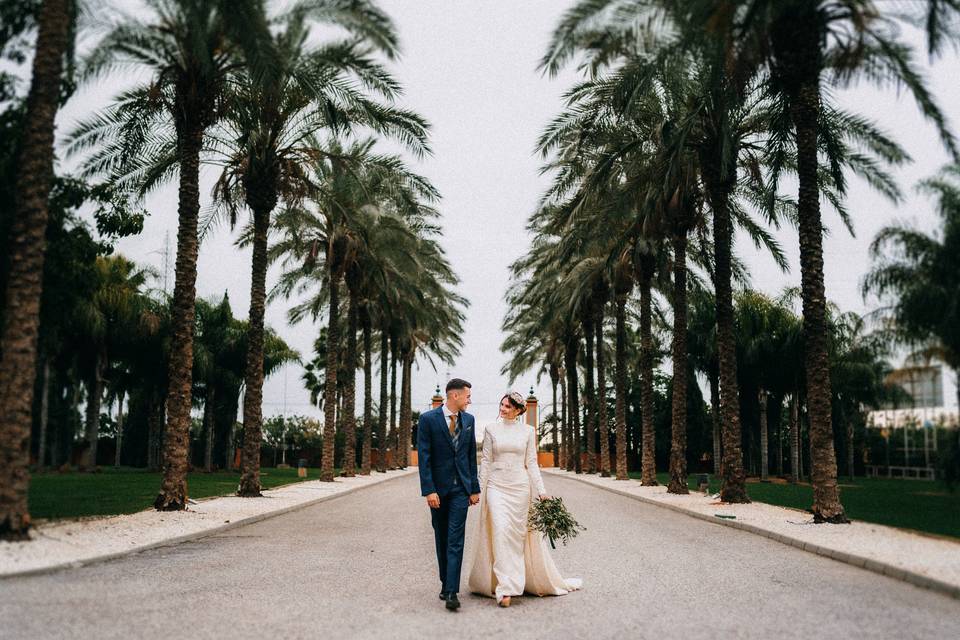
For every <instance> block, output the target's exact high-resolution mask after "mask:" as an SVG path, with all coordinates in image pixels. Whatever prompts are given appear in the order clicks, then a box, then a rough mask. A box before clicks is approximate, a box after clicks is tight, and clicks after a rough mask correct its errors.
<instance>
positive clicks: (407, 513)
mask: <svg viewBox="0 0 960 640" xmlns="http://www.w3.org/2000/svg"><path fill="white" fill-rule="evenodd" d="M546 481H547V483H548V486H547V489H548V491H549V492H550V493H552V494H554V495H561V496H563V498H564V501H565V502H566V503H567V504H568V506H569V508H570V509H571V511H572V512H573V513H574V515H575V516H576V517H577V518H578V519H579V520H580V522H581V523H582V524H584V525H585V526H586V527H587V531H586V532H584V533H583V534H581V536H580V537H579V538H577V539H576V540H575V541H574V542H573V543H572V544H571V545H570V546H568V547H561V548H558V549H557V550H556V551H555V552H554V553H555V558H556V561H557V565H558V566H559V567H560V570H561V572H563V573H564V575H567V576H573V577H581V578H583V579H584V581H585V585H584V589H583V590H582V591H578V592H575V593H572V594H570V595H567V596H563V597H559V598H536V597H524V598H517V599H515V600H514V604H513V606H512V607H510V608H509V609H500V608H498V607H497V606H496V604H495V601H494V600H492V599H486V598H480V597H477V596H471V595H469V594H467V593H465V592H461V601H462V602H463V607H462V608H461V610H460V611H459V612H456V613H450V612H448V611H446V610H445V609H444V608H443V603H442V602H440V600H439V599H438V598H437V592H438V591H439V583H438V580H437V575H436V574H437V571H436V567H435V562H436V560H435V556H434V550H433V533H432V531H431V528H430V518H429V514H428V513H427V507H426V506H425V504H424V502H423V500H422V498H420V496H419V491H418V485H417V479H416V477H415V476H410V477H405V478H401V479H397V480H392V481H390V482H387V483H385V484H382V485H377V486H374V487H372V488H370V489H365V490H363V491H359V492H356V493H353V494H350V495H347V496H344V497H343V498H338V499H336V500H331V501H328V502H324V503H321V504H318V505H315V506H313V507H309V508H306V509H303V510H301V511H298V512H294V513H291V514H287V515H284V516H279V517H277V518H273V519H270V520H266V521H263V522H259V523H256V524H252V525H250V526H247V527H242V528H238V529H235V530H233V531H230V532H227V533H224V534H222V535H217V536H211V537H208V538H204V539H201V540H198V541H196V542H191V543H184V544H180V545H177V546H173V547H167V548H163V549H155V550H152V551H147V552H144V553H140V554H137V555H133V556H129V557H127V558H123V559H119V560H114V561H111V562H107V563H103V564H99V565H94V566H90V567H83V568H79V569H73V570H67V571H60V572H57V573H54V574H49V575H45V576H35V577H27V578H18V579H13V580H2V581H0V638H3V639H4V640H5V639H7V638H25V639H26V638H30V639H35V638H98V640H99V639H103V638H124V639H128V640H129V639H130V638H225V637H230V638H248V637H260V638H264V637H268V638H269V637H274V638H336V639H338V640H339V639H350V638H377V639H378V640H387V639H392V638H417V639H425V638H445V639H448V640H452V639H456V640H461V639H464V638H494V637H496V638H548V637H553V638H592V639H600V638H631V639H634V638H658V639H663V638H684V639H689V638H771V637H779V638H805V639H809V638H843V639H844V640H850V639H852V638H958V637H960V601H958V600H953V599H951V598H949V597H947V596H944V595H939V594H936V593H933V592H930V591H927V590H923V589H919V588H917V587H914V586H911V585H908V584H905V583H901V582H897V581H895V580H892V579H890V578H886V577H883V576H879V575H877V574H874V573H870V572H867V571H863V570H860V569H856V568H854V567H851V566H848V565H845V564H841V563H839V562H835V561H832V560H829V559H826V558H822V557H819V556H815V555H813V554H809V553H804V552H802V551H799V550H797V549H794V548H792V547H788V546H786V545H782V544H779V543H776V542H773V541H770V540H767V539H765V538H761V537H758V536H754V535H751V534H748V533H744V532H741V531H737V530H734V529H730V528H727V527H722V526H718V525H713V524H710V523H707V522H703V521H700V520H695V519H693V518H689V517H686V516H683V515H681V514H676V513H673V512H671V511H668V510H666V509H660V508H657V507H654V506H650V505H645V504H642V503H639V502H637V501H634V500H630V499H628V498H625V497H622V496H618V495H616V494H612V493H610V492H607V491H602V490H599V489H595V488H592V487H589V486H587V485H584V484H582V483H579V482H574V481H571V480H566V479H562V478H554V477H550V476H548V477H547V478H546ZM475 517H476V513H475V512H474V511H473V510H471V521H470V522H469V523H468V530H467V531H468V534H467V552H466V557H467V559H469V554H470V550H471V547H470V544H471V542H472V540H471V538H472V535H471V533H470V532H471V528H470V527H471V525H472V522H473V518H475ZM465 564H466V563H465ZM466 581H467V576H466V570H465V573H464V576H463V584H464V585H466ZM464 588H465V587H464Z"/></svg>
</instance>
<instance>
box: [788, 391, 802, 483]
mask: <svg viewBox="0 0 960 640" xmlns="http://www.w3.org/2000/svg"><path fill="white" fill-rule="evenodd" d="M799 407H800V399H799V398H798V397H797V394H796V393H794V394H793V400H791V401H790V482H792V483H793V484H797V483H798V482H800V420H799V412H800V408H799Z"/></svg>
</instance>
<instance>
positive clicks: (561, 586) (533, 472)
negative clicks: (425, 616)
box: [469, 391, 581, 607]
mask: <svg viewBox="0 0 960 640" xmlns="http://www.w3.org/2000/svg"><path fill="white" fill-rule="evenodd" d="M525 410H526V403H525V402H524V399H523V396H521V395H520V394H519V393H517V392H516V391H511V392H510V393H508V394H506V395H505V396H503V398H502V399H501V400H500V419H499V420H498V421H497V422H494V423H492V424H489V425H487V426H486V429H485V431H484V434H483V452H482V454H481V463H480V491H481V496H480V518H479V521H478V522H477V528H478V529H479V532H478V534H477V535H476V536H475V540H476V546H475V549H474V557H473V568H472V569H471V571H470V580H469V587H470V591H471V592H473V593H477V594H480V595H485V596H491V597H496V599H497V603H498V604H500V606H502V607H509V606H510V597H511V596H519V595H522V594H523V593H524V591H526V592H527V593H532V594H535V595H538V596H545V595H553V596H561V595H564V594H566V593H567V592H568V591H573V590H574V589H579V588H580V585H581V581H580V580H579V579H577V578H566V579H565V578H563V577H562V576H561V575H560V572H559V571H557V567H556V565H554V563H553V559H552V558H551V557H550V553H549V551H548V549H547V543H546V542H545V541H544V539H543V536H542V535H540V534H539V533H538V532H535V531H529V530H528V529H527V513H528V510H529V508H530V504H531V502H532V500H533V499H535V498H536V497H538V496H539V497H540V498H541V499H543V498H546V497H547V495H546V489H544V486H543V478H542V477H541V476H540V467H539V466H538V465H537V442H536V435H535V433H534V430H533V427H531V426H529V425H526V424H524V423H523V422H521V421H520V416H521V415H523V412H524V411H525Z"/></svg>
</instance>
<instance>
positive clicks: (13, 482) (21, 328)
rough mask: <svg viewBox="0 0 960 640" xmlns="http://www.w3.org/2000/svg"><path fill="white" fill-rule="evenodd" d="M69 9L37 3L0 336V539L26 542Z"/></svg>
mask: <svg viewBox="0 0 960 640" xmlns="http://www.w3.org/2000/svg"><path fill="white" fill-rule="evenodd" d="M74 12H75V7H74V3H73V1H72V0H44V2H43V4H42V5H41V6H40V11H39V13H38V15H37V45H36V51H35V53H34V58H33V72H32V78H31V81H30V93H29V95H28V96H27V111H26V117H25V121H24V122H25V123H26V126H25V128H24V131H23V138H22V140H21V142H20V155H19V157H20V162H19V165H18V166H19V169H18V171H17V182H16V184H17V188H16V189H17V190H16V193H17V194H18V195H17V200H16V205H15V206H16V215H15V216H14V221H13V225H12V228H11V230H10V238H11V242H10V245H9V246H10V249H9V251H10V270H9V273H8V275H7V284H6V292H5V293H6V299H5V301H4V303H5V304H4V308H5V309H6V312H5V314H4V318H3V327H2V333H0V407H2V408H0V539H4V540H23V539H27V536H28V531H29V529H30V512H29V508H28V506H27V490H28V488H29V483H30V478H29V473H28V471H27V468H28V465H29V458H30V456H29V443H30V427H31V410H32V406H33V389H34V381H35V377H36V368H37V366H36V365H37V336H38V333H39V325H40V296H41V294H42V287H43V282H42V275H43V257H44V244H45V243H44V240H45V233H46V229H47V215H48V214H47V199H48V197H49V195H50V188H51V184H52V181H53V158H54V154H53V137H54V136H53V128H54V119H55V117H56V115H57V108H58V106H59V100H60V86H61V83H60V78H61V73H62V71H63V64H64V56H65V54H66V52H67V49H68V46H69V43H70V28H71V23H72V16H73V15H74Z"/></svg>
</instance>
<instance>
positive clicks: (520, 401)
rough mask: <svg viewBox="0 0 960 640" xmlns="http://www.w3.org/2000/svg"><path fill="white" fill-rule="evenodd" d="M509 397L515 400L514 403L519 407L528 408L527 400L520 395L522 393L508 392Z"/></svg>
mask: <svg viewBox="0 0 960 640" xmlns="http://www.w3.org/2000/svg"><path fill="white" fill-rule="evenodd" d="M507 397H508V398H510V399H511V400H513V401H514V402H516V403H517V404H518V405H520V406H521V407H526V406H527V401H526V399H525V398H524V397H523V396H522V395H520V393H519V392H517V391H508V392H507Z"/></svg>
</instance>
